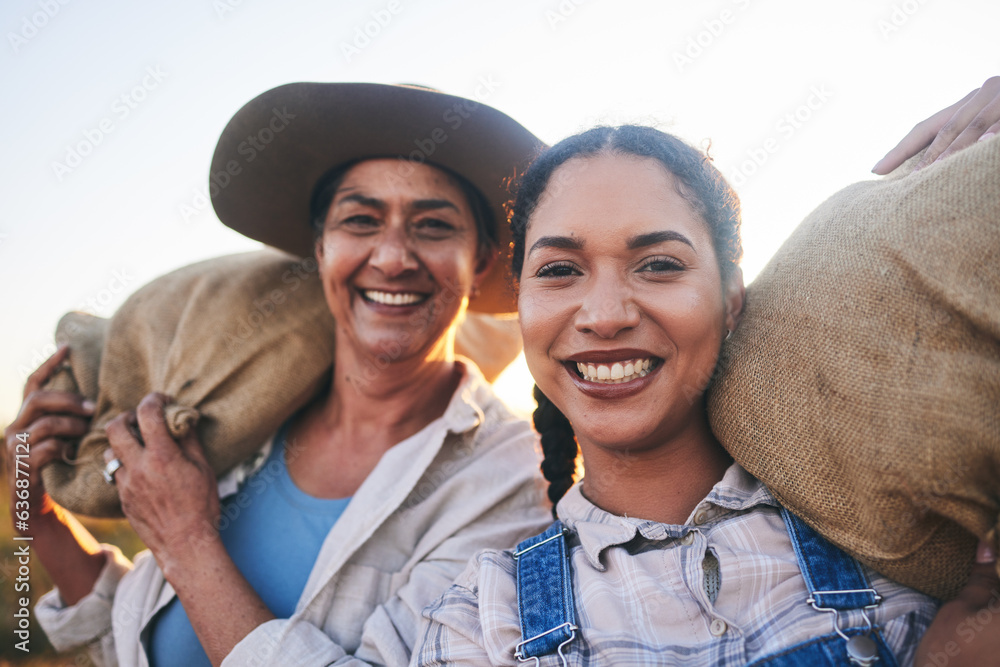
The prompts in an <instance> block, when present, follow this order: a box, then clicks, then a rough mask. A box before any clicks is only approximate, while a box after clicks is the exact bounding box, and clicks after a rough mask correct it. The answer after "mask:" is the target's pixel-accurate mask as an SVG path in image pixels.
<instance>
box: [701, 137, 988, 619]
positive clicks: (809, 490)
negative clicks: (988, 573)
mask: <svg viewBox="0 0 1000 667" xmlns="http://www.w3.org/2000/svg"><path fill="white" fill-rule="evenodd" d="M912 165H913V161H911V162H910V163H909V164H906V165H904V166H903V167H901V168H900V169H898V170H896V172H894V173H893V174H892V175H890V176H889V177H887V178H885V179H883V180H878V181H866V182H862V183H856V184H854V185H852V186H849V187H847V188H845V189H843V190H841V191H840V192H838V193H837V194H835V195H834V196H832V197H831V198H830V199H828V200H827V201H826V202H824V203H823V204H822V205H820V207H819V208H817V209H816V210H815V211H813V212H812V213H811V214H810V215H809V216H808V217H807V218H806V219H805V220H804V221H803V222H802V223H801V224H800V225H799V227H798V228H797V229H796V230H795V232H794V233H793V234H792V236H791V237H790V238H789V239H788V240H787V241H786V242H785V244H784V245H783V246H782V247H781V249H780V250H778V252H777V254H776V255H775V256H774V258H773V259H772V260H771V262H770V263H769V264H768V265H767V267H766V268H765V269H764V270H763V272H762V273H761V274H760V275H759V276H758V277H757V279H756V280H755V281H754V282H753V284H752V285H750V287H749V288H748V291H747V308H746V315H745V317H744V319H743V322H742V323H741V324H740V326H739V327H738V328H737V330H736V331H735V332H734V334H733V336H732V338H731V340H730V341H729V343H728V344H727V346H726V348H725V349H724V351H723V361H722V364H721V366H720V375H719V376H718V378H717V381H716V383H715V384H714V386H713V387H712V388H711V389H710V392H709V402H708V406H709V414H710V419H711V423H712V428H713V430H714V431H715V433H716V435H717V436H718V438H719V440H720V441H721V442H722V444H723V445H724V446H725V447H726V448H727V449H728V450H729V451H730V453H731V454H732V455H733V457H734V458H735V459H736V460H737V461H738V462H739V463H740V464H741V465H743V466H744V467H745V468H746V469H747V470H749V471H750V472H751V473H753V474H754V475H756V476H757V477H758V478H760V479H761V480H763V481H764V482H765V483H766V484H767V485H768V487H769V488H770V489H771V491H772V492H773V493H774V495H775V496H776V497H777V498H778V500H780V501H781V502H782V503H783V504H784V505H786V506H787V507H788V508H789V509H790V510H792V511H793V512H794V513H796V514H798V515H799V516H800V517H802V518H803V519H804V520H805V521H806V522H807V523H808V524H809V525H811V526H813V527H814V528H815V529H817V530H818V531H819V532H820V533H822V534H823V535H824V536H826V537H827V538H828V539H830V540H831V541H832V542H834V543H835V544H837V545H839V546H840V547H841V548H843V549H844V550H845V551H847V552H849V553H851V554H852V555H854V556H855V557H857V558H858V559H859V560H861V561H862V562H864V563H866V564H868V565H870V566H871V567H872V568H874V569H875V570H877V571H879V572H881V573H883V574H885V575H886V576H889V577H891V578H893V579H896V580H897V581H900V582H902V583H904V584H907V585H909V586H912V587H914V588H917V589H919V590H921V591H924V592H926V593H929V594H931V595H934V596H936V597H939V598H944V599H948V598H951V597H953V596H954V594H955V593H956V592H957V590H958V589H959V588H960V587H961V586H962V585H963V584H964V582H965V580H966V578H967V576H968V572H969V569H970V567H971V563H972V561H973V558H974V552H975V546H976V537H977V536H980V537H984V536H989V538H990V539H991V540H993V542H994V544H995V543H996V535H997V530H996V528H997V523H998V509H1000V407H998V406H1000V139H998V138H993V139H992V140H989V141H985V142H981V143H979V144H978V145H976V146H973V147H971V148H968V149H966V150H964V151H962V152H961V153H959V154H957V155H955V156H952V157H950V158H948V159H947V160H944V161H942V162H939V163H937V164H934V165H933V166H930V167H927V168H925V169H923V170H921V171H920V172H917V173H911V172H910V170H911V169H912Z"/></svg>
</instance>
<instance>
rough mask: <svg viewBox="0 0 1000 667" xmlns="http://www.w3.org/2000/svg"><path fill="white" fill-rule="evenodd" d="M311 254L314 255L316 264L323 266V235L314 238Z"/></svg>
mask: <svg viewBox="0 0 1000 667" xmlns="http://www.w3.org/2000/svg"><path fill="white" fill-rule="evenodd" d="M313 254H314V255H316V262H317V263H318V264H319V265H320V266H323V235H322V234H320V235H319V236H317V237H316V241H315V243H313Z"/></svg>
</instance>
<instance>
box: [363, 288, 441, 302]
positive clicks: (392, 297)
mask: <svg viewBox="0 0 1000 667" xmlns="http://www.w3.org/2000/svg"><path fill="white" fill-rule="evenodd" d="M363 294H364V296H365V298H366V299H368V300H369V301H374V302H375V303H384V304H386V305H388V306H409V305H411V304H414V303H419V302H420V301H423V300H424V299H425V298H426V297H425V296H424V295H423V294H416V293H414V292H380V291H378V290H373V289H370V290H364V291H363Z"/></svg>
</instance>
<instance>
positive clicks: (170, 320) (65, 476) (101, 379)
mask: <svg viewBox="0 0 1000 667" xmlns="http://www.w3.org/2000/svg"><path fill="white" fill-rule="evenodd" d="M335 326H336V323H335V322H334V319H333V316H332V315H331V314H330V311H329V308H328V307H327V304H326V300H325V298H324V296H323V289H322V285H321V283H320V280H319V277H318V273H317V265H316V261H315V260H314V259H311V258H307V259H298V258H295V257H292V256H291V255H286V254H284V253H282V252H279V251H276V250H264V251H259V252H252V253H246V254H240V255H231V256H227V257H219V258H216V259H211V260H207V261H203V262H199V263H197V264H192V265H190V266H187V267H184V268H181V269H178V270H177V271H174V272H172V273H169V274H167V275H165V276H162V277H160V278H157V279H156V280H154V281H152V282H151V283H149V284H148V285H146V286H144V287H142V288H141V289H139V290H138V291H137V292H136V293H134V294H133V295H131V296H130V297H129V298H128V299H127V300H126V301H125V303H124V304H122V306H121V308H119V309H118V311H117V312H116V313H115V314H114V316H113V317H112V318H111V319H110V320H106V319H103V318H99V317H94V316H92V315H86V314H83V313H69V314H67V315H66V316H64V317H63V318H62V320H61V321H60V323H59V325H58V327H57V332H56V341H57V342H59V343H68V344H69V346H70V358H69V363H67V364H66V365H65V366H64V367H63V368H62V369H60V371H59V373H57V374H56V375H54V376H53V377H52V378H51V379H50V381H49V382H48V383H47V385H46V387H47V388H50V389H57V390H63V391H78V392H80V393H82V394H83V395H84V396H87V397H88V398H91V399H93V400H95V401H96V403H97V407H96V411H95V414H94V417H93V419H92V421H91V428H90V431H89V432H88V433H87V434H86V435H85V436H84V437H83V438H82V439H81V440H80V442H79V443H78V445H77V447H76V453H75V457H74V458H73V460H67V461H56V462H53V463H51V464H50V465H49V466H47V467H46V468H45V469H44V470H42V477H43V480H44V482H45V486H46V489H47V490H48V492H49V493H50V495H51V496H52V498H53V499H54V500H55V501H56V502H57V503H59V504H60V505H62V506H63V507H66V508H67V509H69V510H70V511H73V512H76V513H78V514H84V515H88V516H95V517H121V516H122V512H121V506H120V503H119V499H118V494H117V491H116V489H115V487H114V486H112V485H110V484H107V483H106V482H105V481H104V477H103V475H102V470H103V468H104V451H105V449H107V447H108V440H107V435H106V433H105V431H104V427H105V426H106V425H107V424H108V422H110V421H111V420H112V419H114V418H115V417H116V416H117V415H119V414H121V413H122V412H123V411H126V410H134V409H135V408H136V407H137V406H138V404H139V402H140V401H141V400H142V398H143V397H144V396H145V395H146V394H148V393H150V392H152V391H159V392H163V393H165V394H167V395H169V396H172V397H173V398H174V402H173V403H172V404H171V405H169V406H168V407H167V409H166V414H165V418H166V422H167V427H168V429H169V430H170V432H171V434H172V435H173V436H174V437H177V438H179V437H181V436H182V435H183V434H185V433H186V432H187V431H188V430H189V429H191V428H196V429H197V432H198V436H199V438H200V440H201V443H202V445H203V446H204V447H205V451H206V455H207V458H208V461H209V463H210V464H211V465H212V469H213V470H214V471H215V472H216V474H222V473H224V472H226V471H228V470H230V469H231V468H232V467H233V466H235V465H236V464H237V463H239V462H241V461H243V460H245V459H247V458H248V457H249V456H251V455H252V454H254V453H255V452H256V451H257V450H258V449H259V448H260V447H261V445H263V443H264V441H265V440H266V439H267V437H268V436H269V435H270V434H271V433H273V432H274V431H275V430H276V429H277V428H278V426H280V425H281V423H282V422H283V421H284V420H285V419H287V418H288V417H289V416H291V415H292V414H293V413H294V412H295V411H296V410H298V409H299V408H301V407H302V406H303V405H305V404H306V402H308V400H309V399H310V398H312V397H313V396H315V395H316V394H317V393H318V392H319V391H321V390H322V389H324V388H325V386H326V384H327V383H328V382H329V377H330V370H331V368H332V365H333V355H334V337H335ZM456 348H457V351H458V353H459V354H464V355H467V356H469V357H470V358H472V359H473V361H477V362H478V361H480V360H481V361H482V362H483V366H485V369H486V370H484V374H486V375H487V377H488V379H490V380H492V379H493V378H495V376H496V375H497V374H498V373H499V372H500V371H501V370H503V368H504V367H505V366H507V364H509V363H510V362H511V361H512V360H513V359H514V357H515V356H517V354H518V353H519V352H520V349H521V339H520V331H519V330H518V324H517V320H516V319H513V318H511V319H501V318H496V317H493V316H489V315H482V314H478V313H470V314H469V315H468V317H467V319H466V321H465V322H464V323H463V324H462V325H461V326H460V327H459V331H458V334H457V335H456ZM390 353H391V351H390ZM386 363H388V360H386ZM382 370H383V368H380V367H379V364H378V363H373V364H372V367H371V369H370V372H371V374H372V376H374V375H375V374H377V373H380V372H382Z"/></svg>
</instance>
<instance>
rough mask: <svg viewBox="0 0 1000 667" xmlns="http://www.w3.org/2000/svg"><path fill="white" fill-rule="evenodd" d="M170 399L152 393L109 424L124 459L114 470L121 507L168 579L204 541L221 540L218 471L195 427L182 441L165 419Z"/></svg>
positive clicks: (111, 439) (116, 452)
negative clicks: (216, 475) (214, 467)
mask: <svg viewBox="0 0 1000 667" xmlns="http://www.w3.org/2000/svg"><path fill="white" fill-rule="evenodd" d="M169 400H170V399H168V398H167V397H166V396H164V395H163V394H156V393H154V394H149V395H148V396H146V397H145V398H143V399H142V402H141V403H139V407H138V409H137V410H136V412H134V413H133V412H126V413H123V414H121V415H119V416H118V417H116V418H115V419H114V420H112V421H111V422H110V423H109V424H108V425H107V427H106V429H105V430H106V431H107V434H108V440H109V442H110V443H111V449H112V450H113V451H114V456H115V457H116V458H117V459H118V460H119V461H120V462H121V464H122V467H121V468H119V470H118V472H116V473H115V483H116V485H117V486H118V495H119V497H120V498H121V502H122V510H123V511H124V512H125V516H126V517H128V520H129V522H130V523H131V524H132V528H133V529H135V532H136V533H137V534H138V535H139V537H140V538H141V539H142V541H143V542H144V543H145V544H146V546H148V547H149V548H150V550H151V551H152V552H153V554H154V555H155V556H156V559H157V562H159V564H160V567H161V568H162V569H163V572H164V574H165V575H166V576H167V578H168V579H169V578H170V574H171V573H172V570H173V569H174V568H175V567H177V568H181V569H183V568H184V567H185V564H188V565H189V564H190V563H191V562H192V560H191V559H192V558H197V555H198V552H199V551H201V549H202V548H203V547H206V546H214V547H216V548H218V547H219V546H220V545H221V542H220V541H219V535H218V530H217V526H218V519H219V516H220V511H219V495H218V490H217V487H216V482H215V475H214V474H213V472H212V469H211V467H210V466H209V465H208V461H207V460H206V459H205V453H204V451H203V450H202V447H201V444H200V443H199V442H198V437H197V435H195V433H194V430H192V431H191V432H189V433H188V435H187V436H185V437H184V438H183V439H182V440H181V442H180V443H178V442H177V441H175V440H174V438H173V437H172V436H171V435H170V432H169V431H168V430H167V425H166V423H165V422H164V420H163V408H164V407H165V406H166V405H167V403H168V402H169ZM139 434H141V441H140V439H139V438H137V437H136V436H137V435H139ZM106 457H108V458H110V457H109V456H108V455H107V454H106Z"/></svg>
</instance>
